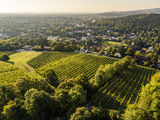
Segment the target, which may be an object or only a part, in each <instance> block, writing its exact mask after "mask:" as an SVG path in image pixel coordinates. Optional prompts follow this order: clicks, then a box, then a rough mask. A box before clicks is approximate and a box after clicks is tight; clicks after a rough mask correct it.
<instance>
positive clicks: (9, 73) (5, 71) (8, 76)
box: [0, 61, 24, 86]
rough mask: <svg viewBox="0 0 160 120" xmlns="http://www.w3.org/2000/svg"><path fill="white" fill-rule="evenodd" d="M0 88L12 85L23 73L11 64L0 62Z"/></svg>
mask: <svg viewBox="0 0 160 120" xmlns="http://www.w3.org/2000/svg"><path fill="white" fill-rule="evenodd" d="M0 66H1V67H0V86H1V85H7V84H10V83H14V82H15V81H16V80H17V78H19V77H21V76H24V73H23V72H22V71H21V70H20V69H18V68H17V67H16V66H15V65H14V64H13V63H10V62H3V61H0Z"/></svg>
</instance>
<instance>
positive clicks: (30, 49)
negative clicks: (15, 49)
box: [22, 45, 33, 51]
mask: <svg viewBox="0 0 160 120" xmlns="http://www.w3.org/2000/svg"><path fill="white" fill-rule="evenodd" d="M22 48H23V49H24V50H25V51H32V50H33V47H32V46H31V45H25V46H23V47H22Z"/></svg>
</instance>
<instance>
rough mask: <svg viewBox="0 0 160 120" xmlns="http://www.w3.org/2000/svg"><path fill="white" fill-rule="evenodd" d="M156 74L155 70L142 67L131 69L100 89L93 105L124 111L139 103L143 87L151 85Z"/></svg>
mask: <svg viewBox="0 0 160 120" xmlns="http://www.w3.org/2000/svg"><path fill="white" fill-rule="evenodd" d="M156 72H157V71H156V70H155V69H151V68H146V67H141V66H133V67H132V68H129V69H128V70H127V71H125V73H123V74H121V75H118V76H116V77H114V78H113V79H112V80H110V81H109V82H108V83H107V84H106V85H104V86H103V87H102V88H100V89H99V91H98V93H97V94H96V96H94V98H93V99H94V100H93V104H94V105H95V106H103V107H106V108H110V109H122V108H123V107H125V106H126V105H128V104H132V103H135V102H137V101H138V94H139V93H140V91H141V88H142V86H144V85H146V84H147V83H149V82H150V79H151V77H152V76H153V75H154V74H155V73H156Z"/></svg>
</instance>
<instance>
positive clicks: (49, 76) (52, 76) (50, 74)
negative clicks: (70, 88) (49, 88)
mask: <svg viewBox="0 0 160 120" xmlns="http://www.w3.org/2000/svg"><path fill="white" fill-rule="evenodd" d="M43 76H44V77H45V79H46V80H47V81H48V82H49V84H51V85H53V86H55V87H57V86H58V84H59V81H58V77H57V75H56V73H55V72H54V70H52V69H47V70H46V71H45V72H44V74H43Z"/></svg>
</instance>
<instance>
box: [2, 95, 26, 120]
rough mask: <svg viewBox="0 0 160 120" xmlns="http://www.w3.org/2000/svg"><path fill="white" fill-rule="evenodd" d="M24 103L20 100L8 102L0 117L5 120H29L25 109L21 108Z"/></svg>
mask: <svg viewBox="0 0 160 120" xmlns="http://www.w3.org/2000/svg"><path fill="white" fill-rule="evenodd" d="M23 104H24V102H23V101H22V100H20V99H17V98H16V99H15V100H14V101H9V102H8V104H7V105H5V106H4V108H3V112H2V116H3V117H4V119H5V120H22V119H23V120H29V117H28V116H27V114H26V111H25V109H24V108H23V107H22V106H23Z"/></svg>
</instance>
